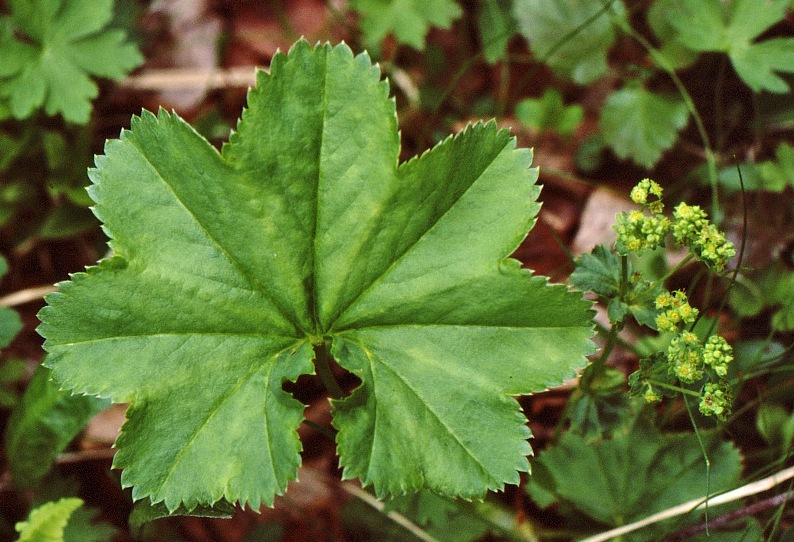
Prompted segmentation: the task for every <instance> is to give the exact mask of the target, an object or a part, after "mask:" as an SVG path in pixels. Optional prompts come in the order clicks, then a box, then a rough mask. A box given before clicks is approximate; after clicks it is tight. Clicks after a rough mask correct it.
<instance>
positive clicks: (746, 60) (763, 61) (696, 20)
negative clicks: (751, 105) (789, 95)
mask: <svg viewBox="0 0 794 542" xmlns="http://www.w3.org/2000/svg"><path fill="white" fill-rule="evenodd" d="M664 2H665V5H666V7H667V9H665V10H664V11H663V13H664V16H665V17H666V19H667V24H662V23H657V28H662V27H668V28H670V29H672V30H673V32H674V39H675V40H676V41H678V42H680V43H682V44H683V45H685V46H686V47H688V48H689V49H691V50H693V51H720V52H725V53H727V54H728V57H729V58H730V59H731V63H732V64H733V67H734V69H735V70H736V73H737V74H738V75H739V77H740V78H741V79H742V80H743V81H744V82H745V83H746V84H747V85H748V86H749V87H750V88H751V89H753V91H754V92H760V91H762V90H767V91H769V92H775V93H786V92H788V91H789V85H788V83H787V82H786V81H785V80H784V79H783V78H781V77H780V76H779V75H777V73H776V72H784V73H794V39H792V38H773V39H769V40H765V41H761V42H756V41H754V40H756V39H757V38H758V37H759V36H760V35H761V34H763V33H764V32H765V31H766V30H768V29H769V28H770V27H772V26H773V25H775V24H777V23H778V22H780V21H782V20H783V19H784V17H785V14H786V12H787V10H788V9H789V7H788V4H789V0H730V1H721V0H664ZM668 25H669V26H668Z"/></svg>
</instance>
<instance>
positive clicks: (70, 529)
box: [63, 506, 117, 542]
mask: <svg viewBox="0 0 794 542" xmlns="http://www.w3.org/2000/svg"><path fill="white" fill-rule="evenodd" d="M97 516H99V510H97V509H96V508H89V507H86V506H81V507H80V508H78V509H77V510H75V511H74V513H73V514H72V516H71V517H70V518H69V522H68V523H67V524H66V529H64V531H63V541H64V542H110V540H112V539H113V537H114V536H115V535H116V533H117V530H116V528H115V527H113V526H112V525H110V524H108V523H103V522H97V521H96V518H97Z"/></svg>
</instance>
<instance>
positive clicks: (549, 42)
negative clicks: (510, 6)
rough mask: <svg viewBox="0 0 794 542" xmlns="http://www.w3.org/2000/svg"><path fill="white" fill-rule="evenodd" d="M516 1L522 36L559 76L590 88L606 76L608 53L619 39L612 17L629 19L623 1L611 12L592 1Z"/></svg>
mask: <svg viewBox="0 0 794 542" xmlns="http://www.w3.org/2000/svg"><path fill="white" fill-rule="evenodd" d="M514 1H515V10H514V13H515V17H516V20H517V21H518V28H519V30H520V31H521V34H523V36H524V37H525V38H526V39H527V41H529V44H530V47H531V48H532V52H533V53H534V55H535V57H536V58H537V59H538V60H540V61H541V62H544V63H546V64H548V65H549V66H550V67H551V68H552V69H553V70H554V72H555V73H556V74H557V75H559V76H560V77H565V78H567V79H571V80H573V81H575V82H576V83H578V84H580V85H586V84H588V83H592V82H593V81H595V80H596V79H598V78H599V77H601V76H602V75H604V74H605V73H606V71H607V51H608V50H609V48H610V47H612V44H613V43H614V42H615V38H616V35H617V34H616V32H615V28H614V24H613V23H612V20H611V17H612V16H616V17H625V11H626V9H625V7H624V6H623V2H622V1H621V0H615V1H614V2H610V3H609V5H608V8H605V7H604V6H603V5H602V4H601V3H600V2H592V1H589V0H514ZM610 11H611V13H610Z"/></svg>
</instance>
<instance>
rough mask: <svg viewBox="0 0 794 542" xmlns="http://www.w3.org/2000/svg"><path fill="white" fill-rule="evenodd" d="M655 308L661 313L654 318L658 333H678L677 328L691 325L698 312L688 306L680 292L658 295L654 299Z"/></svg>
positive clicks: (684, 296) (682, 293) (687, 301)
mask: <svg viewBox="0 0 794 542" xmlns="http://www.w3.org/2000/svg"><path fill="white" fill-rule="evenodd" d="M656 308H657V309H658V310H661V311H662V312H660V313H659V316H657V317H656V327H657V328H658V329H659V331H670V332H675V331H678V328H679V326H681V325H684V324H691V323H692V322H694V321H695V318H697V315H698V310H697V309H696V308H695V307H693V306H691V305H690V304H689V300H688V299H687V297H686V294H685V293H684V292H682V291H681V290H676V291H674V292H673V293H670V292H664V293H663V294H661V295H659V296H658V297H657V298H656Z"/></svg>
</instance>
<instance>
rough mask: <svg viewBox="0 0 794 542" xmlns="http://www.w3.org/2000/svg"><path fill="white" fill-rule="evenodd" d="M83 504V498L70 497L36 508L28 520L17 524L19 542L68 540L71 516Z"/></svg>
mask: <svg viewBox="0 0 794 542" xmlns="http://www.w3.org/2000/svg"><path fill="white" fill-rule="evenodd" d="M82 505H83V501H82V500H81V499H78V498H75V497H70V498H65V499H60V500H58V501H55V502H48V503H46V504H43V505H41V506H39V507H38V508H35V509H34V510H32V511H31V512H30V516H28V519H27V520H26V521H20V522H19V523H17V524H16V530H17V532H18V533H19V539H18V541H17V542H66V538H65V536H64V533H65V531H66V525H67V523H68V522H69V518H70V517H71V516H72V514H74V512H75V511H76V510H77V509H78V508H80V507H81V506H82Z"/></svg>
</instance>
